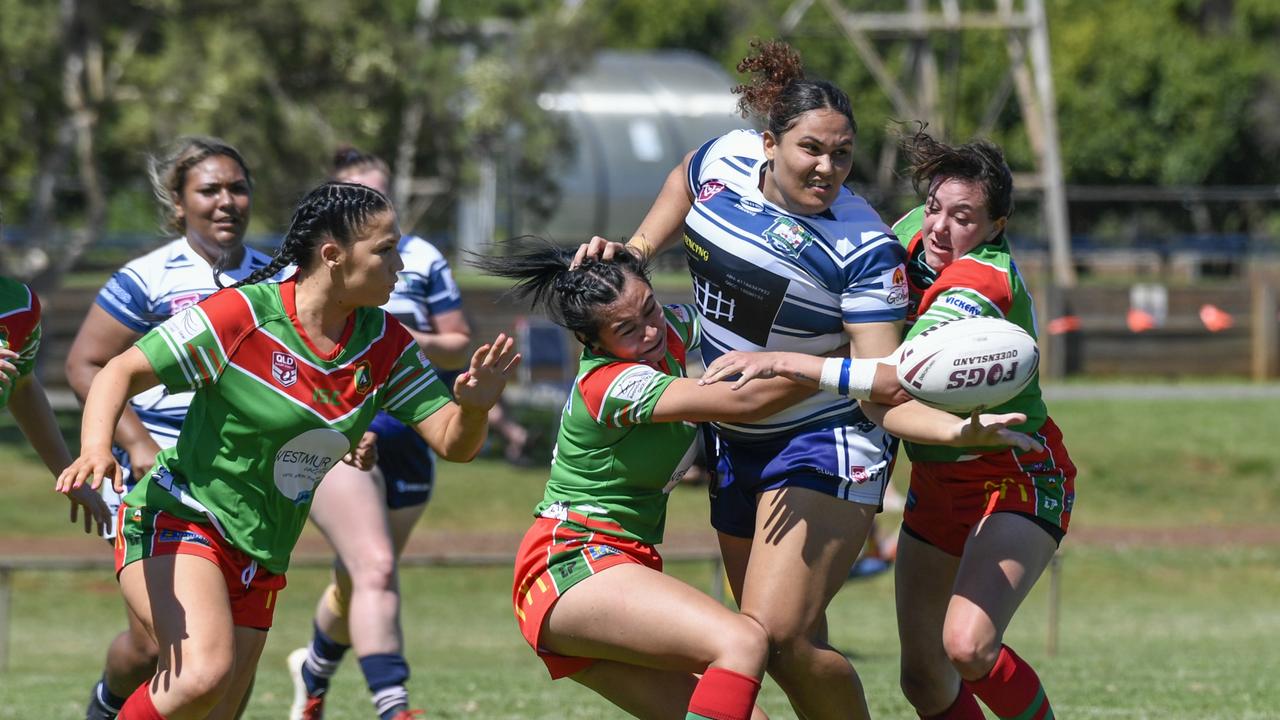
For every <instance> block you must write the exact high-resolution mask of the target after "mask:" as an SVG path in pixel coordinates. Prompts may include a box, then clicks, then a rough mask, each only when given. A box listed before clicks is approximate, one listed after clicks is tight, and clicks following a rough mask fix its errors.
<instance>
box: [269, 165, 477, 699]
mask: <svg viewBox="0 0 1280 720" xmlns="http://www.w3.org/2000/svg"><path fill="white" fill-rule="evenodd" d="M332 179H334V180H339V181H342V182H352V183H358V184H360V185H366V186H368V187H371V188H373V189H375V190H377V191H378V192H380V193H382V194H384V195H387V194H388V193H389V190H390V185H391V173H390V170H389V168H388V167H387V164H386V163H385V162H383V161H382V159H380V158H378V157H377V156H374V155H369V154H366V153H362V152H360V151H359V150H356V149H355V148H351V147H346V148H342V149H340V150H338V152H337V153H336V154H335V155H334V161H333V174H332ZM397 250H398V252H399V253H400V257H401V259H402V260H403V262H404V267H403V268H402V269H401V270H400V272H399V273H398V277H397V280H396V286H395V289H394V290H392V291H391V299H390V300H388V301H387V303H386V304H385V305H383V306H382V307H383V309H384V310H386V311H387V312H388V313H390V314H391V315H393V316H395V318H396V319H397V320H399V321H400V322H401V324H403V325H404V328H405V330H406V331H408V333H409V334H410V335H411V336H412V337H413V339H414V341H415V342H417V344H418V347H420V348H422V351H423V352H424V353H426V355H427V359H428V360H430V361H431V364H432V365H433V366H434V367H436V368H437V369H438V370H439V371H440V374H441V377H442V379H443V380H444V382H445V385H446V387H447V386H449V385H451V384H452V383H451V379H452V378H453V377H456V375H457V373H458V372H460V371H461V370H462V369H464V368H465V367H466V364H467V359H468V358H467V355H466V352H467V346H468V344H469V343H470V342H471V328H470V327H469V326H468V325H467V321H466V318H465V317H463V314H462V296H461V294H460V293H459V292H458V286H457V284H456V283H454V281H453V276H452V274H451V273H450V271H449V264H448V262H446V261H445V259H444V256H443V255H441V254H440V251H439V250H437V249H436V248H435V247H434V246H433V245H431V243H429V242H427V241H426V240H423V239H422V238H420V237H416V236H413V235H405V236H403V237H401V238H400V242H399V245H398V246H397ZM450 371H452V372H450ZM369 429H370V430H371V431H373V432H375V433H376V434H377V436H378V439H377V451H378V461H377V467H375V468H373V469H371V470H361V469H359V468H356V467H353V466H351V465H347V464H342V465H338V466H337V467H335V468H334V469H333V470H331V471H330V472H329V474H328V475H327V476H326V477H325V481H324V483H323V484H321V485H320V487H319V488H317V490H316V498H315V502H313V503H312V505H311V522H313V523H315V525H316V527H318V528H319V529H320V531H321V532H323V533H324V536H325V538H327V539H328V541H329V544H330V546H332V547H333V550H334V553H335V554H336V556H337V557H336V558H335V559H334V566H333V579H332V580H331V581H330V583H329V586H328V587H327V588H325V591H324V593H323V594H322V595H321V596H320V602H319V603H318V604H317V605H316V612H315V619H314V622H313V627H314V630H313V633H312V638H311V644H310V645H309V646H307V647H304V648H298V649H297V650H294V651H293V652H292V653H290V654H289V660H288V662H289V671H290V675H291V676H292V677H293V682H294V700H293V705H292V707H291V709H290V712H289V717H290V720H319V718H321V717H323V714H324V702H325V694H326V692H327V691H328V688H329V682H330V679H331V678H332V677H333V674H334V673H335V672H337V670H338V664H339V663H340V662H341V661H342V657H343V655H345V654H346V652H347V650H349V649H351V648H352V647H354V648H355V652H356V658H357V659H358V661H359V663H360V670H361V672H362V673H364V677H365V682H366V683H367V684H368V686H369V692H370V693H372V695H373V704H374V708H375V709H376V711H377V713H378V716H379V717H380V718H382V719H383V720H389V719H390V718H397V717H407V716H408V713H409V712H410V711H409V693H408V690H406V688H405V684H406V682H407V681H408V679H409V664H408V662H407V661H406V660H405V657H404V638H403V636H402V633H401V629H400V588H399V578H398V572H397V561H398V560H399V557H400V553H401V552H402V551H403V550H404V546H405V543H406V542H408V540H409V534H410V533H411V532H413V528H414V525H416V524H417V522H418V519H419V518H420V517H422V512H423V510H425V509H426V507H427V501H428V500H430V499H431V490H432V486H433V485H434V483H435V458H434V456H433V455H432V454H431V448H430V447H428V446H427V443H426V442H425V441H424V440H423V439H422V438H421V437H419V435H418V434H417V433H416V432H414V431H413V428H411V427H409V426H407V425H405V424H404V423H402V422H400V421H399V420H396V419H395V418H394V417H392V416H391V415H390V414H389V413H387V412H385V411H383V412H379V413H378V414H377V416H376V417H375V418H374V420H373V424H372V425H370V426H369Z"/></svg>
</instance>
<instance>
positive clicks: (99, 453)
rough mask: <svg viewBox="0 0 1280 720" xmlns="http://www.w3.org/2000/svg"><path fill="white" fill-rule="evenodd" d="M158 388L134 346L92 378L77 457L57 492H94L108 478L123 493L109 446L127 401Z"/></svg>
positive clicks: (120, 479) (157, 383)
mask: <svg viewBox="0 0 1280 720" xmlns="http://www.w3.org/2000/svg"><path fill="white" fill-rule="evenodd" d="M159 384H160V378H159V377H158V376H157V375H156V372H155V369H154V368H152V366H151V361H150V360H148V359H147V356H146V355H144V354H143V352H142V350H140V349H139V348H138V347H137V346H133V347H130V348H129V349H128V350H125V351H124V352H123V353H121V354H120V355H117V356H116V357H115V358H113V359H112V360H111V361H110V362H108V363H107V364H106V367H104V368H102V370H100V371H99V372H98V373H97V375H95V376H94V378H93V384H92V385H91V386H90V387H89V393H88V396H87V397H86V399H85V403H84V418H83V420H82V422H81V426H80V457H78V458H76V459H75V461H73V462H72V463H71V465H70V466H69V467H68V468H67V469H66V470H64V471H63V472H62V474H61V475H60V476H59V477H58V482H57V485H56V487H57V489H58V491H59V492H64V493H65V492H70V491H71V490H73V489H75V488H78V487H81V486H82V485H84V484H85V483H89V484H90V485H91V487H93V488H94V489H95V490H96V489H97V488H98V486H99V485H101V484H102V481H103V479H104V478H107V477H111V478H112V479H113V481H114V483H115V488H116V491H117V492H122V491H123V490H124V484H123V482H122V478H121V474H120V468H119V467H118V466H117V465H116V461H115V457H113V456H112V454H111V442H112V438H113V436H114V434H115V429H116V425H117V424H118V423H119V421H120V414H121V413H122V412H124V410H125V406H126V405H127V404H128V402H129V398H131V397H133V396H134V395H137V394H138V393H140V392H142V391H144V390H148V389H150V388H153V387H155V386H156V385H159Z"/></svg>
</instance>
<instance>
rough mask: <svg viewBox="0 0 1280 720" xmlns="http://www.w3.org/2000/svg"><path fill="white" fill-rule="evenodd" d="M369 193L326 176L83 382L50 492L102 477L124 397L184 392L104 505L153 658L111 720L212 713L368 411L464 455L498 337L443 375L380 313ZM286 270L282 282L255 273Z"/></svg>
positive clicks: (496, 390)
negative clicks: (242, 257)
mask: <svg viewBox="0 0 1280 720" xmlns="http://www.w3.org/2000/svg"><path fill="white" fill-rule="evenodd" d="M399 240H400V231H399V228H398V227H397V225H396V216H395V212H394V211H393V210H392V208H391V205H390V202H389V201H388V200H387V198H386V196H384V195H383V194H382V193H379V192H377V191H376V190H372V189H370V188H368V187H365V186H363V185H353V184H347V183H326V184H325V185H322V186H320V187H318V188H316V189H315V190H313V191H312V192H311V193H310V194H308V195H307V197H306V198H304V199H303V200H302V202H301V204H300V205H299V206H298V209H297V211H296V212H295V213H294V216H293V222H292V224H291V225H290V227H289V231H288V233H287V234H286V235H285V238H284V243H283V244H282V245H281V247H280V251H279V252H278V253H277V254H276V256H275V258H273V259H272V261H271V263H270V264H268V265H267V266H266V267H264V268H262V269H260V270H258V271H256V272H254V273H253V274H251V275H250V276H249V277H247V278H246V279H245V280H243V281H241V282H239V283H237V284H236V285H235V286H234V287H233V288H231V289H226V290H223V291H221V292H218V293H215V294H214V295H212V296H210V297H209V298H207V299H205V300H204V301H202V302H200V303H199V304H197V305H194V306H192V307H189V308H187V309H185V310H183V311H182V312H181V313H179V314H177V315H175V316H174V317H172V318H170V319H169V320H167V321H166V322H165V323H163V324H162V325H160V326H159V327H157V328H155V329H153V330H151V331H150V332H148V333H147V334H146V335H144V336H143V337H142V339H141V340H139V341H138V343H137V344H136V345H135V346H134V347H132V348H130V349H129V350H127V351H125V352H124V353H123V354H121V355H119V356H117V357H116V358H114V359H113V360H111V361H110V362H109V363H108V364H107V366H106V367H105V368H103V369H102V371H101V372H99V373H98V375H97V377H96V378H94V381H93V385H92V387H91V388H90V391H89V396H88V398H87V401H86V404H85V411H84V424H83V431H82V448H83V449H82V452H81V456H80V457H79V458H78V459H77V460H76V461H75V462H74V463H73V464H72V465H71V466H70V467H69V468H68V469H67V470H66V471H65V472H64V473H63V474H62V476H61V477H60V478H59V480H58V486H59V489H60V490H63V491H68V490H71V489H73V488H77V487H80V486H81V485H83V484H84V483H86V482H89V483H91V484H92V485H93V486H94V487H96V486H97V485H98V484H100V483H101V482H102V481H103V479H105V478H111V479H112V480H113V481H114V482H115V483H116V486H117V488H119V487H120V470H119V468H118V466H117V465H116V462H115V459H114V457H113V456H112V454H111V436H112V430H113V428H114V427H115V425H116V422H117V421H118V420H119V418H120V414H121V412H122V410H123V409H124V404H125V402H126V401H127V399H128V398H129V397H131V396H133V395H135V394H137V393H138V392H140V391H142V390H144V389H147V388H149V387H153V386H155V385H157V384H159V383H164V385H165V386H166V387H167V388H169V389H170V390H194V391H195V396H194V399H193V401H192V404H191V407H190V410H189V411H188V413H187V417H186V420H185V421H184V423H183V425H182V431H181V434H180V435H179V437H178V443H177V445H176V446H175V447H174V448H170V449H166V450H164V451H162V452H161V453H160V455H159V456H157V458H156V464H155V467H154V469H153V470H152V472H151V473H150V474H149V475H148V476H147V477H145V478H142V479H140V482H139V483H138V485H137V486H136V487H135V488H134V489H133V490H132V491H131V492H130V493H129V494H128V495H127V496H126V497H125V502H124V505H122V506H121V509H120V531H119V533H118V534H117V539H116V568H117V576H118V578H119V582H120V588H121V592H122V593H123V594H124V596H125V602H126V603H127V604H128V605H129V607H130V610H131V611H132V612H134V613H136V614H137V615H138V617H139V618H140V619H141V620H142V622H143V624H144V625H145V626H146V627H147V628H148V629H149V630H150V631H151V632H152V634H153V636H154V637H155V640H156V642H157V645H158V646H159V648H160V659H159V665H158V668H157V672H156V675H155V677H154V678H153V679H152V680H151V681H150V682H148V683H143V684H142V685H141V686H139V687H138V689H137V690H136V691H135V692H134V693H133V695H132V696H130V698H129V699H128V701H127V702H126V703H125V705H124V708H123V709H122V711H121V714H120V717H122V718H127V719H128V720H156V719H157V718H171V719H172V720H185V719H187V718H206V717H209V718H228V717H232V716H233V715H234V713H235V712H236V710H237V708H238V707H239V705H240V701H241V697H242V696H243V694H244V692H245V690H246V688H247V687H248V686H249V683H250V681H251V680H252V678H253V673H254V669H255V667H256V666H257V661H258V657H259V655H260V654H261V651H262V648H263V645H264V644H265V642H266V631H267V630H268V629H269V628H270V626H271V620H272V615H273V613H274V609H275V600H276V596H277V593H278V591H279V590H280V589H281V588H283V587H284V585H285V577H284V573H285V571H286V570H287V569H288V564H289V555H290V553H291V552H292V550H293V546H294V544H295V543H296V542H297V539H298V535H299V533H300V532H301V530H302V526H303V524H304V523H305V522H306V518H307V511H308V508H309V507H310V504H311V500H312V497H313V494H314V490H315V486H316V484H317V483H318V482H319V481H320V479H321V478H323V477H324V475H325V473H326V472H327V471H328V470H329V469H330V468H331V467H332V466H333V465H334V464H335V463H336V462H338V461H339V460H340V459H344V455H350V454H351V453H353V452H355V451H357V450H359V449H360V448H358V447H357V443H358V442H359V441H361V439H362V435H363V433H364V431H365V429H366V428H367V427H368V425H369V422H370V421H371V420H372V419H373V416H374V414H375V413H376V412H377V411H378V410H379V409H380V408H381V409H385V410H387V411H388V412H390V413H391V414H392V415H393V416H395V417H396V418H398V419H400V420H401V421H402V422H404V423H406V424H408V425H411V426H413V427H414V428H415V429H416V430H417V431H418V432H419V434H421V435H422V437H423V438H424V439H425V440H426V441H427V442H428V443H430V444H431V446H432V447H433V448H434V449H435V450H436V451H437V452H438V453H440V455H442V456H443V457H445V458H447V459H450V460H455V461H466V460H470V459H471V458H472V457H474V456H475V454H476V453H477V452H478V451H479V449H480V446H481V444H482V443H483V442H484V438H485V434H486V429H487V424H486V420H485V417H486V413H487V412H488V409H489V408H490V407H491V406H492V405H493V404H494V402H496V401H497V399H498V396H499V395H500V394H501V392H502V389H503V387H504V386H505V384H506V377H507V375H508V373H510V372H511V370H512V369H513V368H514V367H515V366H516V364H518V362H519V356H518V355H516V354H515V353H514V350H513V348H512V345H513V343H512V341H511V340H510V339H509V338H506V337H505V336H503V335H499V336H498V338H497V339H496V340H495V341H494V342H493V343H491V344H486V345H483V346H481V348H480V349H479V350H477V351H476V353H475V354H474V355H473V356H472V359H471V364H470V367H469V369H468V370H467V371H466V372H465V373H464V374H463V375H461V376H460V377H459V378H458V380H457V381H456V382H455V383H454V387H453V392H454V397H455V398H456V401H453V400H450V399H449V392H448V389H447V388H446V387H445V386H444V384H443V383H442V382H440V381H439V379H438V378H437V377H436V373H435V370H434V368H432V367H431V364H430V363H429V362H428V361H427V359H426V357H425V356H424V355H423V354H422V351H421V350H420V349H419V348H418V346H417V344H416V343H415V342H414V341H413V338H412V337H411V336H410V335H409V333H408V332H407V331H406V330H405V329H404V328H403V327H402V326H401V325H400V324H399V323H398V322H397V321H396V320H395V319H394V318H392V317H391V316H389V315H388V314H387V313H386V312H385V311H383V310H381V309H380V308H379V306H380V305H382V304H383V303H385V302H386V301H387V298H388V296H389V295H390V293H391V289H392V287H393V286H394V285H395V282H396V272H397V271H398V270H399V269H400V268H401V266H402V263H401V261H400V256H399V254H398V252H397V250H396V246H397V243H398V242H399ZM290 263H294V264H296V265H297V266H298V272H297V273H296V274H295V275H294V277H293V278H291V279H290V280H289V281H287V282H285V283H281V284H262V283H260V282H259V281H261V280H263V279H265V278H268V277H271V276H273V275H274V274H275V273H277V272H278V271H279V270H280V269H281V268H283V267H285V266H286V265H288V264H290Z"/></svg>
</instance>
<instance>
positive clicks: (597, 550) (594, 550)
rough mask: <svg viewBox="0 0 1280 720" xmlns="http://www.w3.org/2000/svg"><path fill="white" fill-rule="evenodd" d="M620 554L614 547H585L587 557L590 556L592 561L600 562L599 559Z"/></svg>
mask: <svg viewBox="0 0 1280 720" xmlns="http://www.w3.org/2000/svg"><path fill="white" fill-rule="evenodd" d="M621 554H622V551H621V550H619V549H618V548H615V547H609V546H608V545H588V546H587V555H590V556H591V559H592V560H600V559H601V558H605V557H608V556H610V555H621Z"/></svg>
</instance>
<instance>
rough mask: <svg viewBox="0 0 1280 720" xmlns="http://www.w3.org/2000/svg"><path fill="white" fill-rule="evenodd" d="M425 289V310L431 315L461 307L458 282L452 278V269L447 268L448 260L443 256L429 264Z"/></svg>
mask: <svg viewBox="0 0 1280 720" xmlns="http://www.w3.org/2000/svg"><path fill="white" fill-rule="evenodd" d="M426 290H427V294H426V300H427V310H429V311H430V312H431V314H432V315H439V314H440V313H445V312H449V311H450V310H457V309H458V308H460V307H462V292H461V291H459V290H458V283H456V282H454V280H453V271H452V270H450V269H449V262H448V261H447V260H445V259H444V258H440V259H439V260H437V261H436V262H434V263H432V264H431V270H430V271H429V272H428V274H427V288H426Z"/></svg>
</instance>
